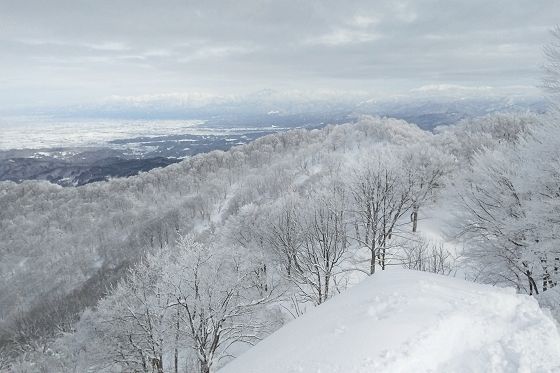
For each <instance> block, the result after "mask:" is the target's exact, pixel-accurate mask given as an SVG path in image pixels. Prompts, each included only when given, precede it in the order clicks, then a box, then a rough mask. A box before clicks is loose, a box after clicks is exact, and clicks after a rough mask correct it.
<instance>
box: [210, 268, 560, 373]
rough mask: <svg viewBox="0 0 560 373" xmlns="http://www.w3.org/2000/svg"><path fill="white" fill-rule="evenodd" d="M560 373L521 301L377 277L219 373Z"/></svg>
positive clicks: (424, 276)
mask: <svg viewBox="0 0 560 373" xmlns="http://www.w3.org/2000/svg"><path fill="white" fill-rule="evenodd" d="M252 372H255V373H256V372H258V373H262V372H266V373H276V372H277V373H289V372H310V373H311V372H313V373H318V372H321V373H335V372H336V373H339V372H340V373H349V372H560V334H559V332H558V330H557V328H556V325H555V323H554V321H552V319H551V318H550V317H549V316H548V315H546V314H545V313H544V312H543V311H542V310H541V309H540V308H539V306H538V304H537V302H536V301H535V300H534V299H533V298H531V297H529V296H526V295H518V294H516V293H515V291H514V290H513V289H504V288H497V287H491V286H487V285H480V284H475V283H470V282H466V281H463V280H458V279H454V278H448V277H444V276H439V275H433V274H428V273H423V272H415V271H405V270H396V271H388V272H382V273H377V274H376V275H375V276H373V277H371V278H368V279H367V280H365V281H364V282H363V283H361V284H359V285H357V286H356V287H354V288H352V289H350V290H348V291H346V292H345V293H343V294H341V295H338V296H336V297H334V298H333V299H331V300H329V301H328V302H326V303H324V304H323V305H321V306H319V307H317V308H316V309H314V310H312V311H310V312H309V313H307V314H305V315H304V316H302V317H301V318H299V319H297V320H295V321H293V322H291V323H289V324H288V325H286V326H285V327H283V328H281V329H280V330H278V331H277V332H276V333H274V334H273V335H271V336H270V337H268V338H266V339H265V340H263V341H262V342H261V343H259V344H258V345H256V346H255V347H253V348H252V349H251V350H249V351H248V352H247V353H245V354H243V355H242V356H240V357H239V358H237V359H235V360H234V361H232V362H231V363H229V364H228V365H226V366H225V367H224V368H223V369H222V370H220V373H252Z"/></svg>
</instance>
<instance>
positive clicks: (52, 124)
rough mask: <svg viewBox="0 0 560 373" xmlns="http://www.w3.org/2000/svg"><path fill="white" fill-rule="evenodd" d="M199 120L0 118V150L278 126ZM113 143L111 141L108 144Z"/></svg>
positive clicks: (208, 133) (267, 128)
mask: <svg viewBox="0 0 560 373" xmlns="http://www.w3.org/2000/svg"><path fill="white" fill-rule="evenodd" d="M204 123H205V121H203V120H82V121H79V120H55V119H51V118H34V117H29V118H26V117H25V118H24V117H22V118H0V133H1V135H0V150H8V149H43V148H53V147H77V146H106V145H108V144H109V142H111V141H115V140H120V139H133V138H140V137H143V138H155V137H161V136H173V135H193V136H212V135H229V134H233V135H235V134H239V133H246V132H255V131H273V132H276V131H279V130H284V129H285V128H278V127H266V126H262V127H258V128H257V127H235V128H233V127H232V128H225V127H224V128H216V127H208V126H205V125H204ZM112 146H114V145H112Z"/></svg>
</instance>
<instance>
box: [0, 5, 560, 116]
mask: <svg viewBox="0 0 560 373" xmlns="http://www.w3.org/2000/svg"><path fill="white" fill-rule="evenodd" d="M559 15H560V1H558V0H465V1H454V0H408V1H406V0H403V1H393V0H369V1H351V0H348V1H343V0H336V1H334V0H333V1H328V0H323V1H315V0H299V1H298V0H294V1H292V0H283V1H281V0H278V1H272V0H268V1H256V0H254V1H249V0H235V1H225V0H224V1H208V0H198V1H190V0H182V1H155V0H150V1H143V0H123V1H119V0H108V1H106V0H88V1H85V0H49V1H45V0H34V1H32V0H3V1H0V108H2V107H3V108H10V107H17V106H21V105H39V104H63V103H76V102H88V101H91V100H98V99H102V98H104V97H108V96H111V95H121V96H135V95H151V94H163V93H171V92H188V93H193V92H195V93H203V94H213V95H223V94H244V93H248V92H253V91H258V90H261V89H274V90H279V91H291V90H298V91H337V92H338V91H340V92H350V91H367V92H372V93H377V94H385V93H387V94H394V93H407V92H410V90H415V89H418V88H420V87H425V86H431V87H438V86H440V85H446V84H447V85H449V84H452V85H462V86H469V87H495V89H497V90H503V91H510V90H514V91H521V92H522V91H524V89H525V88H524V87H528V88H527V89H530V87H534V86H535V85H537V84H538V83H539V78H540V76H539V75H540V71H539V69H540V66H541V65H542V63H543V60H542V56H543V53H542V45H543V44H544V43H545V42H546V41H547V40H548V38H549V34H548V31H549V30H550V29H551V28H552V27H553V26H554V25H555V23H558V22H560V18H559V17H558V16H559Z"/></svg>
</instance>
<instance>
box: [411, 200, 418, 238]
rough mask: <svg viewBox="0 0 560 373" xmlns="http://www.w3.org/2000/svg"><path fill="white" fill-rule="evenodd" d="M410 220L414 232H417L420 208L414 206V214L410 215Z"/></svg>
mask: <svg viewBox="0 0 560 373" xmlns="http://www.w3.org/2000/svg"><path fill="white" fill-rule="evenodd" d="M410 220H412V232H416V229H417V228H418V206H417V205H414V207H413V208H412V214H411V215H410Z"/></svg>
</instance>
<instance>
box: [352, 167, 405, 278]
mask: <svg viewBox="0 0 560 373" xmlns="http://www.w3.org/2000/svg"><path fill="white" fill-rule="evenodd" d="M352 193H353V196H354V206H355V207H354V213H355V217H356V219H355V228H356V229H355V230H356V235H355V237H354V239H355V240H356V241H358V242H359V243H360V244H361V245H363V246H364V247H367V249H368V250H369V255H370V258H369V270H368V273H369V274H373V273H375V267H376V261H377V263H378V264H379V265H380V266H381V269H382V270H384V269H385V266H386V264H387V251H388V249H389V246H390V244H391V238H392V237H393V236H394V235H398V233H399V232H398V231H399V228H401V226H402V225H403V224H408V222H406V223H403V222H401V221H400V219H401V218H402V217H403V216H405V215H406V214H408V213H409V212H410V211H411V209H412V208H413V206H414V199H413V180H412V179H411V178H410V175H407V173H403V172H402V169H401V168H400V167H399V164H398V163H393V164H381V161H379V162H378V163H377V164H373V165H369V166H367V167H366V168H365V170H364V171H361V172H359V173H358V174H357V177H356V180H355V182H354V183H353V185H352Z"/></svg>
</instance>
